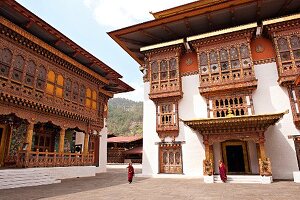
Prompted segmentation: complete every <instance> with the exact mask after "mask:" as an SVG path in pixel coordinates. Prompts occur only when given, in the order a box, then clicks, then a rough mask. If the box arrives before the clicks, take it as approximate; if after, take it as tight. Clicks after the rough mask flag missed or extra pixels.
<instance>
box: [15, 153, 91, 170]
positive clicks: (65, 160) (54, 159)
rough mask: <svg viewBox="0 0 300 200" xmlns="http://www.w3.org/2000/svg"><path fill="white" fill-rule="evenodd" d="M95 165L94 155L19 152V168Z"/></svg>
mask: <svg viewBox="0 0 300 200" xmlns="http://www.w3.org/2000/svg"><path fill="white" fill-rule="evenodd" d="M93 164H94V153H89V154H86V155H84V154H80V153H58V152H47V151H46V152H39V151H19V152H18V154H17V160H16V165H17V167H25V168H26V167H67V166H87V165H93Z"/></svg>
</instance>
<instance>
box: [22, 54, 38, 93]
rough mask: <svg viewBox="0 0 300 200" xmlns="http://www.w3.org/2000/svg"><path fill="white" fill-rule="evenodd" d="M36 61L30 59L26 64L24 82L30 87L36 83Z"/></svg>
mask: <svg viewBox="0 0 300 200" xmlns="http://www.w3.org/2000/svg"><path fill="white" fill-rule="evenodd" d="M36 69H37V67H36V63H35V62H34V61H33V60H29V61H28V62H27V65H26V75H25V80H24V84H25V85H26V86H28V87H31V88H33V87H34V85H35V81H34V80H35V73H36Z"/></svg>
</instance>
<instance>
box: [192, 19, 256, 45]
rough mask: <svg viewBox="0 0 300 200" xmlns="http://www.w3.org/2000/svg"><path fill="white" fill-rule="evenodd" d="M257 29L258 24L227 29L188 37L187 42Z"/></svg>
mask: <svg viewBox="0 0 300 200" xmlns="http://www.w3.org/2000/svg"><path fill="white" fill-rule="evenodd" d="M256 27H257V23H251V24H245V25H242V26H236V27H232V28H227V29H222V30H218V31H213V32H209V33H204V34H200V35H194V36H191V37H187V38H186V41H188V42H189V41H194V40H199V39H203V38H208V37H212V36H217V35H223V34H226V33H232V32H236V31H242V30H246V29H249V28H256Z"/></svg>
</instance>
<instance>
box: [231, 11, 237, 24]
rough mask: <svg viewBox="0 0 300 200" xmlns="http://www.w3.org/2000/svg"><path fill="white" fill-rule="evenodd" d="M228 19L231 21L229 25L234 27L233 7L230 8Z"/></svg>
mask: <svg viewBox="0 0 300 200" xmlns="http://www.w3.org/2000/svg"><path fill="white" fill-rule="evenodd" d="M230 19H231V24H232V25H233V26H235V25H236V20H235V16H234V8H233V7H231V8H230Z"/></svg>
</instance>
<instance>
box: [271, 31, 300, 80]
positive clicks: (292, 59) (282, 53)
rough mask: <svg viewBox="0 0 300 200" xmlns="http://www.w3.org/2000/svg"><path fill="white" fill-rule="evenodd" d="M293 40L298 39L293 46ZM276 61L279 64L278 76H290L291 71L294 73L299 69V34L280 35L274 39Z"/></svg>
mask: <svg viewBox="0 0 300 200" xmlns="http://www.w3.org/2000/svg"><path fill="white" fill-rule="evenodd" d="M293 38H298V42H296V43H298V44H297V45H298V46H297V45H295V41H293ZM274 42H275V46H276V53H277V61H278V64H279V75H281V76H282V75H285V74H287V75H288V74H290V73H291V71H294V72H296V71H297V68H299V69H300V34H299V33H293V34H292V33H291V34H285V35H280V36H278V37H276V38H274Z"/></svg>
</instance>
